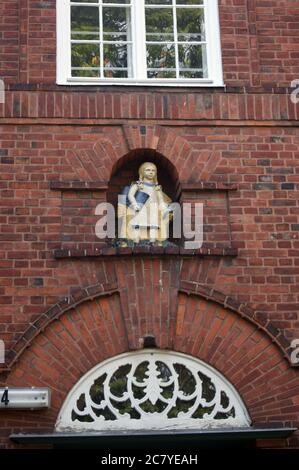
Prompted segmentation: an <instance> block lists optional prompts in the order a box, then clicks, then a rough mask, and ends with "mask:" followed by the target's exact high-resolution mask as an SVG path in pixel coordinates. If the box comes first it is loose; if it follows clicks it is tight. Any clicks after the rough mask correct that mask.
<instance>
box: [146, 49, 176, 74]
mask: <svg viewBox="0 0 299 470" xmlns="http://www.w3.org/2000/svg"><path fill="white" fill-rule="evenodd" d="M146 49H147V67H148V68H149V69H150V68H154V69H160V68H170V69H172V68H173V69H175V50H174V45H173V44H161V45H160V44H159V45H158V44H157V45H153V44H148V45H147V48H146Z"/></svg>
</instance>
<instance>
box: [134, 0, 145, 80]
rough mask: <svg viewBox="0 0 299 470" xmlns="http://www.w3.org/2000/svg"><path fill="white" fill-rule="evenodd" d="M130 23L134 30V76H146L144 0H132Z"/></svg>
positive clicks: (143, 77)
mask: <svg viewBox="0 0 299 470" xmlns="http://www.w3.org/2000/svg"><path fill="white" fill-rule="evenodd" d="M132 23H133V30H134V49H135V52H136V57H135V78H136V79H139V80H145V79H146V78H147V67H146V28H145V5H144V0H133V12H132Z"/></svg>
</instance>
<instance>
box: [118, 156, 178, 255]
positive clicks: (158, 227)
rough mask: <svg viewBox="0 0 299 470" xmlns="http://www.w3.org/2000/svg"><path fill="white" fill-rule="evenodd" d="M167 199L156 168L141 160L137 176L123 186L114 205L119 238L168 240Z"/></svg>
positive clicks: (160, 242) (154, 241) (123, 242)
mask: <svg viewBox="0 0 299 470" xmlns="http://www.w3.org/2000/svg"><path fill="white" fill-rule="evenodd" d="M170 204H171V199H170V198H169V197H168V196H167V195H166V194H165V193H163V191H162V188H161V186H160V185H159V183H158V179H157V167H156V165H155V164H154V163H149V162H145V163H143V164H142V165H141V166H140V168H139V179H138V181H135V182H133V183H132V184H131V186H126V187H125V188H124V190H123V193H122V195H121V196H120V200H119V204H118V221H119V224H120V227H119V238H120V239H121V240H122V245H123V246H127V245H128V241H131V242H133V243H141V242H142V241H145V240H147V241H149V242H151V243H155V244H158V245H162V244H163V242H164V241H166V240H167V239H168V225H169V220H170V218H171V215H170V213H169V205H170Z"/></svg>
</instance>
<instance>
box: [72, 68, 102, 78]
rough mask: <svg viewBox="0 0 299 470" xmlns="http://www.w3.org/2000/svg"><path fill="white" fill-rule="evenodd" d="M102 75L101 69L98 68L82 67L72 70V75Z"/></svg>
mask: <svg viewBox="0 0 299 470" xmlns="http://www.w3.org/2000/svg"><path fill="white" fill-rule="evenodd" d="M100 76H101V72H100V70H97V69H81V70H72V77H89V78H90V77H97V78H99V77H100Z"/></svg>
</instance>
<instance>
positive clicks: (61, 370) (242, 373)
mask: <svg viewBox="0 0 299 470" xmlns="http://www.w3.org/2000/svg"><path fill="white" fill-rule="evenodd" d="M168 320H169V321H170V322H172V323H173V328H170V329H169V330H168V331H172V334H171V335H170V337H169V338H168V342H167V344H165V346H164V349H169V350H173V351H177V352H182V353H185V354H188V355H191V356H193V357H196V358H199V359H201V360H203V361H204V362H206V363H207V364H210V365H211V366H213V367H214V368H216V369H217V370H219V372H221V373H222V374H223V375H224V376H225V377H226V378H227V380H229V382H231V383H232V384H233V385H234V386H235V388H236V389H237V391H238V392H239V393H240V395H241V397H242V399H243V400H244V403H245V404H246V406H247V409H248V411H249V413H250V415H251V418H252V420H253V424H255V425H258V424H264V423H266V422H267V423H276V424H277V423H278V424H279V425H286V423H288V425H289V424H290V420H291V419H292V418H291V416H295V418H296V419H297V420H299V411H298V404H297V401H298V371H297V370H294V369H291V368H290V367H289V365H288V364H287V363H286V361H285V360H284V359H283V357H282V356H281V354H280V352H279V350H278V349H277V347H276V346H275V345H274V344H273V343H272V342H271V341H269V338H268V337H267V336H266V335H265V334H264V332H263V331H261V330H259V329H258V328H257V326H256V325H254V324H251V323H249V322H248V321H246V319H245V318H241V317H240V315H238V314H237V313H236V312H233V311H232V310H230V309H228V308H225V307H223V306H221V305H219V304H217V303H215V302H213V301H211V300H207V299H204V298H203V297H199V296H195V295H187V294H186V293H183V292H180V293H179V295H178V306H177V311H176V314H175V316H174V317H173V318H169V319H168ZM166 323H167V321H165V322H164V323H163V324H162V325H161V324H160V328H161V329H164V330H165V331H166V329H167V328H169V325H167V324H166ZM129 328H130V319H129V318H128V317H127V316H126V314H125V312H124V310H123V308H122V305H121V296H120V294H119V293H117V292H114V293H111V295H110V296H100V297H99V296H97V297H96V298H93V299H89V300H86V301H83V302H80V303H78V304H77V305H76V306H74V307H72V308H71V309H68V310H67V311H65V312H64V313H63V314H61V315H60V316H59V317H57V318H56V320H55V321H52V322H51V323H50V324H48V326H47V327H46V328H45V329H44V330H43V331H42V332H41V333H40V334H39V335H38V336H36V337H35V339H34V341H33V342H32V343H31V346H30V348H28V349H26V350H25V351H24V352H23V354H22V356H21V357H20V359H19V361H18V364H16V365H15V367H14V368H13V370H12V371H11V373H10V375H9V377H8V380H7V384H8V385H9V386H23V387H24V386H32V385H34V386H46V387H50V388H51V390H52V392H53V394H52V406H51V408H50V409H49V410H44V411H40V412H36V413H35V431H36V426H38V428H40V429H42V430H44V431H52V430H53V429H54V425H55V422H56V419H57V415H58V413H59V410H60V408H61V406H62V404H63V402H64V401H65V399H66V396H67V394H68V392H69V391H70V390H71V389H72V387H73V386H74V385H75V384H76V383H77V381H78V380H79V379H80V378H81V377H82V376H83V375H84V374H85V373H86V372H87V371H88V370H90V369H91V368H92V367H93V366H95V365H96V364H99V363H101V362H102V361H104V360H105V359H107V358H109V357H114V356H116V355H118V354H121V353H123V352H127V351H130V350H132V349H136V347H135V348H134V347H132V345H133V343H132V340H131V338H130V337H131V335H130V332H129ZM138 328H139V334H142V332H144V331H145V330H144V329H143V326H142V324H140V325H139V327H138ZM159 346H160V345H159V344H158V347H159ZM2 417H3V423H4V425H5V422H6V420H7V421H9V422H10V423H11V425H12V428H16V429H18V432H20V427H21V430H22V432H30V430H31V426H32V416H31V415H30V413H28V414H26V413H25V414H24V416H23V419H22V424H21V426H20V421H19V417H18V414H17V413H14V414H11V413H9V412H5V411H3V413H2ZM291 424H292V425H294V426H296V422H293V423H291Z"/></svg>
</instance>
